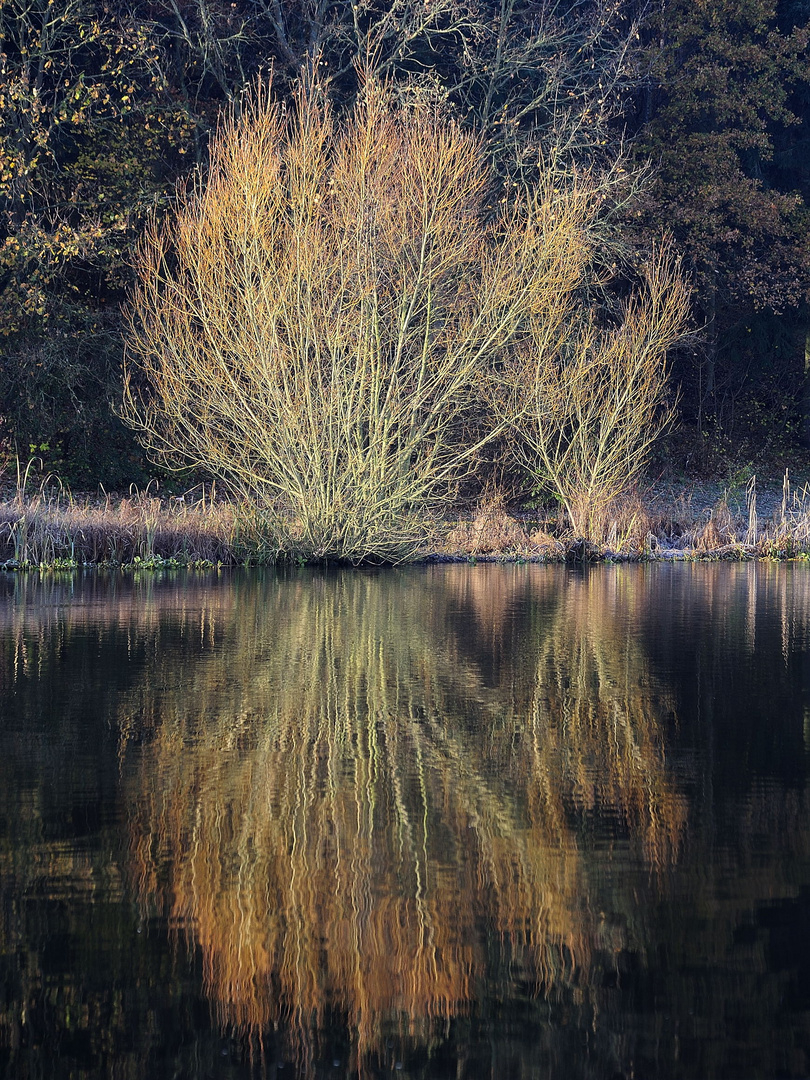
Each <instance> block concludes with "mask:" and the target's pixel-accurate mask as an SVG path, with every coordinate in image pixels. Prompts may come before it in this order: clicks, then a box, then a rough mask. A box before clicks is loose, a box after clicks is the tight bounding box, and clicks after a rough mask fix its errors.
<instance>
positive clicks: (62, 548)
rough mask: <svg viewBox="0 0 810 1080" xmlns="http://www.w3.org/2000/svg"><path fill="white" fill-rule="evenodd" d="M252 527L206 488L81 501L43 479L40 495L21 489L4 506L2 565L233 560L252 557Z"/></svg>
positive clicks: (0, 520)
mask: <svg viewBox="0 0 810 1080" xmlns="http://www.w3.org/2000/svg"><path fill="white" fill-rule="evenodd" d="M246 531H247V526H246V524H245V520H244V515H242V516H240V513H239V508H238V507H237V506H236V505H234V504H233V503H224V502H220V501H217V500H212V499H211V497H210V495H208V496H207V495H206V492H205V490H204V489H203V488H197V489H195V490H194V491H192V492H189V493H187V494H186V495H184V496H181V497H168V498H162V497H158V496H157V495H155V494H153V493H150V491H149V490H147V491H144V492H140V491H133V492H131V493H130V495H129V496H127V497H125V498H117V499H114V498H111V497H109V496H107V497H104V498H101V499H91V498H89V497H85V498H81V499H76V498H74V497H73V496H72V495H71V494H70V493H69V492H66V491H64V490H63V489H62V488H61V487H59V486H53V485H49V484H47V483H43V484H42V485H41V487H40V489H39V491H38V492H36V493H35V494H32V495H28V496H26V495H24V494H22V493H21V492H18V493H17V494H16V495H14V496H13V497H12V498H10V499H8V500H7V501H5V502H2V503H0V562H5V563H6V564H10V566H11V567H14V568H18V569H26V568H30V567H40V566H42V567H44V566H48V567H59V566H71V565H80V564H93V565H100V564H112V565H130V564H137V563H145V564H149V563H156V562H161V561H170V562H171V561H176V562H179V563H184V564H193V563H234V562H238V561H243V560H244V559H245V557H246V554H247V551H248V548H247V546H246V543H245V541H244V539H243V537H244V535H245V533H246ZM253 546H254V549H255V544H254V545H253Z"/></svg>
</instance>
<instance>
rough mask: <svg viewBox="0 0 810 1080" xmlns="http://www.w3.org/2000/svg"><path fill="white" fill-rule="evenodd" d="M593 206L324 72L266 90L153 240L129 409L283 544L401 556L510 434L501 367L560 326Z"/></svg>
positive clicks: (586, 197)
mask: <svg viewBox="0 0 810 1080" xmlns="http://www.w3.org/2000/svg"><path fill="white" fill-rule="evenodd" d="M596 202H597V200H596V199H595V198H594V193H593V188H592V186H590V185H588V184H587V183H585V182H575V183H572V184H571V186H570V188H569V190H567V191H566V192H565V193H564V194H562V195H561V194H560V193H559V192H554V190H553V188H552V185H551V183H550V182H549V183H547V184H542V183H541V185H540V186H539V188H538V189H537V191H536V192H535V193H534V194H533V195H529V194H526V195H525V196H519V197H516V198H515V199H513V200H511V201H510V202H509V203H507V202H506V201H504V200H502V201H501V202H498V201H497V200H496V199H495V198H494V196H493V188H492V182H491V174H490V170H489V167H488V166H487V165H486V163H485V161H484V158H483V155H482V153H481V146H480V144H479V141H478V140H477V139H476V138H475V137H474V136H473V135H471V134H468V133H464V132H462V131H461V130H460V129H459V128H458V127H456V126H455V125H453V124H450V123H447V122H445V121H443V120H442V119H441V118H440V117H439V116H438V115H437V114H436V113H435V112H433V111H431V110H430V109H421V110H414V111H410V112H408V111H406V110H403V109H400V110H399V111H397V110H395V109H394V108H393V107H392V106H391V105H390V103H389V102H388V101H387V99H386V96H385V94H384V93H383V92H382V91H380V90H379V89H378V88H375V87H374V86H373V85H369V86H368V87H367V92H366V94H365V97H364V99H363V101H362V102H361V103H360V104H359V105H358V107H357V108H356V110H355V112H354V114H353V115H352V116H351V117H350V118H349V119H348V120H347V121H346V122H345V123H342V124H340V125H338V124H337V123H336V122H335V120H334V119H333V117H332V114H331V112H330V109H329V107H328V106H327V105H326V104H324V103H322V102H320V101H319V100H318V94H317V88H315V89H314V90H310V91H308V92H304V91H303V90H302V91H300V92H299V94H298V96H297V99H296V108H295V109H294V110H291V112H290V113H289V114H288V113H287V112H286V111H285V110H284V109H282V108H281V107H280V106H279V105H277V104H274V103H273V102H272V100H271V95H270V89H269V88H268V87H264V88H261V87H259V88H258V89H256V90H255V91H254V92H253V94H252V95H251V96H249V97H248V100H247V101H246V102H245V103H244V105H243V109H242V112H241V114H240V115H239V116H238V117H237V116H236V115H235V114H232V115H230V116H229V117H228V118H227V119H226V120H225V121H224V123H223V124H222V126H221V128H220V130H219V132H218V134H217V136H216V137H215V139H214V141H213V144H212V148H211V166H210V172H209V174H208V178H207V180H206V181H205V182H203V180H201V179H198V180H197V181H196V182H195V183H194V184H193V185H192V186H191V187H189V188H188V189H186V190H183V191H180V192H179V195H178V200H177V207H176V212H175V214H174V215H173V217H172V218H171V220H170V221H168V222H167V223H165V224H162V225H161V224H159V223H158V222H157V221H156V220H153V221H152V223H151V226H150V227H149V229H148V231H147V232H146V235H145V237H144V239H143V241H142V243H141V245H140V249H139V252H138V256H137V266H136V269H137V274H138V281H139V284H138V287H137V290H136V292H135V294H134V299H133V303H132V305H131V311H130V330H131V333H130V338H129V367H128V371H127V379H126V389H125V403H124V415H125V417H126V419H127V420H128V422H129V423H130V424H131V425H132V426H133V427H135V428H136V429H137V430H138V431H139V432H140V434H141V437H142V438H143V440H144V442H145V443H146V445H147V446H148V448H149V449H150V450H151V452H152V453H153V454H154V455H156V456H157V457H158V458H159V459H161V460H163V461H164V462H165V463H167V464H169V465H173V466H175V467H181V466H189V465H191V466H201V467H202V468H204V469H206V470H208V471H210V472H213V473H214V474H216V475H218V476H221V477H223V478H224V479H225V480H226V481H227V482H228V483H229V485H230V487H231V490H232V491H234V492H235V493H236V494H238V495H239V496H241V497H244V498H247V499H249V500H251V501H252V502H253V503H254V504H255V505H256V506H257V507H258V508H259V509H260V510H261V512H262V514H263V515H264V518H265V521H266V522H267V523H268V528H269V531H270V532H271V533H272V535H273V537H274V543H276V544H277V545H278V547H279V549H280V550H287V551H290V552H295V553H298V554H304V555H306V556H309V557H313V556H314V557H332V558H339V559H347V560H351V561H354V562H357V561H361V560H363V559H369V558H372V559H377V560H383V561H385V560H390V561H396V560H399V559H402V558H405V557H408V556H409V555H411V554H413V553H415V552H417V551H419V550H420V548H421V547H422V546H423V544H424V542H425V539H426V537H427V535H428V533H429V530H430V522H431V515H432V513H433V511H434V510H435V508H436V506H437V504H438V503H440V502H441V500H443V499H446V498H447V497H448V496H450V495H452V492H453V489H454V484H455V483H456V482H457V481H458V479H459V477H460V476H462V475H464V473H465V472H466V471H469V469H470V468H471V467H472V466H473V464H474V462H475V458H476V455H477V454H478V452H479V450H480V448H481V447H482V445H483V444H484V442H486V440H487V439H489V438H491V437H492V436H493V435H494V434H495V433H496V432H498V431H499V430H500V431H502V430H503V427H504V423H505V421H504V419H503V418H502V417H501V418H499V419H498V420H497V421H496V422H494V423H487V422H484V420H483V405H482V401H483V394H482V390H483V388H484V386H485V385H487V380H488V375H489V373H490V372H491V370H492V365H493V364H498V363H501V362H502V361H503V357H504V355H505V353H506V352H507V351H508V350H509V349H510V348H516V347H520V344H521V342H523V341H524V340H525V339H526V337H527V335H529V334H530V327H531V324H533V323H536V322H538V321H542V322H544V324H546V325H547V326H549V327H551V328H553V330H554V332H555V333H557V332H558V331H559V327H560V324H561V321H562V320H563V318H564V317H565V316H566V314H567V312H568V309H569V306H570V303H569V298H570V296H571V293H572V290H573V289H575V287H576V285H577V284H578V282H579V281H580V279H581V276H582V272H583V267H584V266H585V264H586V262H587V246H588V245H587V223H588V220H589V217H592V215H593V213H594V206H595V205H596Z"/></svg>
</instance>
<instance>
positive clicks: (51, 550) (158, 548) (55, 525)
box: [0, 475, 810, 570]
mask: <svg viewBox="0 0 810 1080" xmlns="http://www.w3.org/2000/svg"><path fill="white" fill-rule="evenodd" d="M762 557H764V558H781V559H786V558H804V557H810V485H808V484H806V483H803V484H798V483H793V482H792V481H791V480H790V477H789V476H787V475H786V476H785V478H784V479H783V481H782V484H781V485H779V484H778V483H774V482H771V483H768V484H760V485H758V484H757V482H756V479H755V478H752V479H750V480H749V481H748V483H747V484H745V485H736V486H728V485H723V484H720V483H707V482H699V481H694V482H691V483H680V484H676V483H667V484H664V483H659V484H657V485H653V486H651V487H649V488H648V489H647V490H646V491H645V492H643V493H640V494H637V495H634V496H632V497H628V498H627V499H626V500H625V501H624V502H623V503H622V505H621V506H619V507H618V508H616V510H615V512H614V517H613V519H612V520H609V521H608V522H607V523H606V528H605V535H604V539H603V541H602V542H601V543H590V542H588V541H586V540H583V539H582V538H580V537H577V536H575V535H574V534H573V533H571V531H570V530H567V529H566V527H565V524H564V522H563V521H562V515H561V514H559V513H558V512H555V510H554V509H553V508H548V507H545V508H537V509H534V510H525V509H517V508H515V507H511V506H507V504H506V503H505V501H504V499H503V498H501V497H490V498H486V499H483V500H481V502H480V503H479V504H478V505H477V506H475V507H473V508H468V509H466V510H463V509H462V510H460V511H458V512H457V513H455V514H449V515H448V516H447V517H446V519H445V520H444V522H441V523H439V524H438V525H437V527H436V535H435V540H434V541H433V542H432V543H431V545H430V546H429V547H428V548H427V549H426V550H425V554H424V558H425V559H426V560H428V561H433V562H443V561H527V562H528V561H531V562H561V561H566V560H568V561H598V560H606V561H617V562H618V561H638V560H695V559H710V560H713V559H750V558H762ZM277 560H287V561H303V560H302V559H301V558H299V557H298V556H297V555H296V553H295V552H282V551H280V550H278V549H275V548H274V547H273V544H272V542H270V541H268V540H267V538H266V536H263V534H262V532H261V529H260V528H259V527H258V526H257V525H256V522H255V519H254V518H252V517H251V515H250V514H249V513H246V512H244V511H243V510H242V509H240V507H238V506H237V505H236V504H234V503H232V502H228V501H225V500H222V499H220V498H218V497H217V495H216V492H215V491H212V490H211V489H209V488H206V487H203V486H199V487H197V488H195V489H193V490H191V491H189V492H186V493H185V494H184V495H181V496H166V497H164V496H160V495H158V494H157V493H156V492H155V491H154V490H149V489H147V490H146V491H144V492H138V491H133V492H131V493H130V494H129V495H126V496H113V495H107V494H102V496H101V497H91V496H85V497H83V498H75V497H73V496H72V495H70V494H67V493H65V492H64V491H63V490H62V489H61V488H58V487H57V488H42V489H40V491H39V492H38V493H36V494H34V495H31V496H26V495H24V494H20V493H19V492H18V493H17V494H14V495H12V496H10V497H9V498H7V499H6V500H4V501H0V569H6V570H26V569H34V568H48V569H71V568H73V567H78V566H113V567H124V568H127V567H130V568H131V567H140V568H147V567H154V568H160V567H167V566H168V567H171V566H192V567H193V566H199V567H206V566H217V565H227V566H236V565H247V564H255V563H269V562H273V561H277Z"/></svg>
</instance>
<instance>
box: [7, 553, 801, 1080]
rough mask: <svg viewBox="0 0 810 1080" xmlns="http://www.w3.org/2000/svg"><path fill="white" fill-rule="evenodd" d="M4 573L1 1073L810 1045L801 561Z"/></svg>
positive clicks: (375, 1071) (376, 1071) (572, 1064)
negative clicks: (582, 567)
mask: <svg viewBox="0 0 810 1080" xmlns="http://www.w3.org/2000/svg"><path fill="white" fill-rule="evenodd" d="M0 592H1V593H2V599H0V649H1V650H2V651H1V652H0V700H1V701H2V707H1V711H0V1073H5V1074H6V1075H8V1076H11V1077H23V1078H27V1077H43V1078H44V1077H47V1078H51V1077H54V1078H61V1077H65V1078H68V1077H70V1078H78V1077H101V1076H105V1077H106V1076H110V1077H121V1078H128V1077H140V1076H145V1077H149V1078H154V1080H162V1078H164V1077H165V1078H168V1077H253V1076H270V1077H275V1076H279V1077H294V1076H307V1077H330V1078H331V1077H334V1078H338V1077H344V1076H357V1075H362V1076H369V1077H372V1076H383V1075H389V1074H393V1075H399V1076H403V1077H405V1076H407V1077H420V1078H439V1077H442V1078H444V1077H448V1078H449V1077H453V1078H471V1080H472V1078H478V1077H492V1078H495V1080H501V1078H520V1080H522V1078H528V1077H553V1078H557V1077H559V1078H569V1077H570V1078H580V1077H582V1078H586V1077H587V1078H590V1077H594V1078H618V1077H622V1076H623V1077H627V1078H630V1077H635V1078H640V1077H665V1078H666V1077H739V1076H744V1077H799V1076H808V1075H810V790H809V789H808V772H809V770H810V568H807V567H805V566H790V565H788V566H785V565H783V566H777V565H765V564H762V565H756V566H755V565H739V566H736V565H713V566H712V565H709V566H688V565H679V566H652V567H633V568H628V567H615V568H610V567H602V568H598V569H595V570H593V571H591V572H590V573H586V574H584V575H581V574H577V573H574V572H572V571H569V570H566V569H563V568H546V567H495V566H493V567H466V566H464V567H457V566H454V567H439V568H431V569H414V570H407V571H402V572H398V571H386V572H379V573H371V574H364V573H359V572H349V573H336V574H331V575H325V574H324V575H321V574H317V573H310V572H301V573H295V574H291V575H290V576H286V577H285V576H276V575H274V574H266V575H260V574H249V573H244V574H238V575H233V576H230V577H220V578H215V577H214V578H205V577H193V576H189V577H183V576H176V577H170V578H165V579H161V578H159V577H155V576H149V575H145V576H143V577H139V578H138V577H136V578H135V579H132V578H121V577H116V578H110V579H105V578H104V577H103V576H88V577H87V578H65V579H58V578H49V579H43V580H40V579H38V578H37V577H35V576H30V577H24V576H19V577H5V578H0Z"/></svg>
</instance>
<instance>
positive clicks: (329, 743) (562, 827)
mask: <svg viewBox="0 0 810 1080" xmlns="http://www.w3.org/2000/svg"><path fill="white" fill-rule="evenodd" d="M477 573H478V571H475V570H473V571H471V570H470V569H469V568H466V567H459V568H449V569H447V570H442V571H441V573H439V572H437V573H435V574H432V575H429V576H428V578H427V580H424V579H422V580H420V579H418V578H414V577H413V576H409V575H408V574H407V573H404V574H397V573H395V572H391V573H390V574H387V575H380V576H365V575H360V574H346V575H339V576H335V577H324V578H321V579H317V578H316V579H306V580H301V581H298V582H297V581H295V580H290V581H286V582H285V581H283V580H277V581H275V582H272V581H268V582H267V583H266V585H265V587H264V588H263V589H254V590H253V591H247V592H246V593H245V594H244V595H243V596H241V597H240V600H239V603H238V604H236V605H234V607H233V608H232V609H230V610H229V611H228V612H227V613H225V612H220V613H219V615H220V618H221V619H222V620H223V622H222V625H220V626H218V627H217V628H216V632H215V635H214V637H215V639H216V640H217V641H219V642H221V645H220V646H219V647H217V648H215V649H212V650H208V651H206V652H204V653H200V654H199V656H198V657H197V658H196V660H195V661H194V662H193V663H191V662H188V658H185V659H184V660H183V666H182V667H179V666H178V660H177V658H176V656H174V654H172V653H171V652H167V653H165V654H163V655H156V656H155V658H154V666H153V668H152V670H150V673H149V679H148V683H147V684H146V688H145V689H143V690H142V692H141V697H140V699H139V701H138V702H137V707H135V708H132V709H130V710H129V711H128V712H127V714H126V716H125V717H124V724H123V732H124V737H123V741H122V755H123V756H122V768H123V770H124V773H125V776H126V784H127V789H128V801H129V806H130V811H129V812H130V820H131V860H132V866H133V872H134V875H135V878H136V880H137V885H138V889H139V894H140V896H141V898H142V902H143V903H144V904H145V905H147V906H149V905H152V904H155V903H156V904H157V905H158V906H159V907H160V908H161V909H162V910H163V911H165V913H166V914H167V915H168V917H169V920H170V923H171V925H173V926H175V927H176V928H177V929H178V930H179V931H181V932H184V933H185V934H187V935H188V938H189V941H190V943H192V944H194V945H196V946H197V947H198V948H199V950H200V954H201V956H202V960H203V965H204V976H205V985H206V992H207V993H208V994H209V996H210V997H211V999H212V1000H213V1001H214V1002H215V1004H216V1008H217V1011H218V1014H219V1018H220V1020H221V1021H222V1022H223V1023H224V1024H226V1025H228V1026H233V1027H235V1028H237V1029H239V1030H241V1031H244V1032H247V1033H259V1032H261V1031H262V1030H263V1029H264V1028H266V1027H267V1026H268V1025H270V1024H279V1023H283V1024H284V1025H285V1026H287V1027H289V1029H290V1030H291V1031H292V1032H293V1038H294V1040H297V1042H298V1050H299V1052H300V1053H306V1048H307V1046H308V1045H309V1038H310V1033H312V1032H315V1031H316V1030H317V1028H318V1026H319V1024H320V1023H321V1022H322V1021H324V1020H325V1019H326V1018H327V1017H328V1016H329V1015H338V1016H340V1017H342V1018H343V1019H344V1020H345V1021H346V1022H347V1024H348V1026H349V1028H350V1030H351V1031H352V1032H353V1034H354V1037H355V1044H356V1051H357V1054H358V1059H359V1060H360V1059H362V1057H363V1055H364V1053H365V1052H366V1051H370V1050H372V1049H373V1048H374V1045H375V1042H376V1041H377V1040H378V1039H379V1038H380V1037H381V1035H382V1033H383V1032H384V1031H390V1030H392V1029H393V1030H397V1031H399V1032H400V1033H402V1034H403V1035H405V1034H411V1035H415V1036H419V1037H426V1036H428V1035H429V1033H430V1029H431V1025H432V1024H433V1023H434V1022H436V1021H441V1020H446V1019H448V1018H450V1017H452V1016H454V1015H457V1014H459V1013H463V1012H464V1011H466V1010H468V1009H469V1008H470V1006H471V1004H472V1002H473V1001H474V1000H475V999H476V998H477V997H478V995H479V993H481V992H482V990H483V987H484V984H485V983H491V981H492V980H493V979H495V980H497V979H499V978H500V979H506V980H508V979H511V978H515V977H517V978H522V979H527V980H529V981H531V982H532V983H533V984H534V985H535V986H536V987H538V989H540V990H542V991H543V992H545V993H549V994H551V993H556V992H558V991H560V990H561V989H562V988H564V987H571V986H573V985H575V984H576V985H577V986H579V987H580V988H581V987H583V986H586V985H587V983H588V978H589V971H590V969H591V965H592V963H593V961H594V958H595V957H596V956H597V955H601V956H603V957H604V956H608V957H609V956H610V954H612V953H614V952H615V951H616V950H618V948H620V947H621V946H622V944H624V943H626V942H625V940H624V937H623V935H624V934H625V933H626V931H623V930H619V929H617V928H616V925H615V924H614V925H611V926H608V925H607V922H606V920H605V919H604V918H603V917H602V916H601V915H600V903H599V896H598V886H597V885H596V884H595V883H594V881H593V880H589V867H590V865H591V861H592V860H593V859H595V858H600V857H601V858H609V857H610V851H609V850H608V849H606V851H603V852H602V854H601V855H600V854H599V853H598V851H597V853H596V854H593V853H592V850H591V849H592V847H593V845H592V843H591V841H589V842H588V843H587V844H586V843H585V842H584V839H583V830H587V829H588V828H589V827H590V826H589V822H592V820H593V817H594V814H595V813H596V812H600V813H601V812H604V813H607V814H609V815H610V816H611V818H612V819H614V827H613V830H612V832H611V844H612V845H614V846H615V845H618V846H619V847H621V846H622V845H625V846H626V845H631V846H635V847H637V848H638V850H639V851H640V852H641V853H643V855H644V857H646V858H647V859H648V860H649V862H650V864H651V865H654V866H655V867H657V868H659V869H660V868H662V867H663V866H665V865H667V864H669V863H671V861H672V860H673V859H674V858H675V857H676V854H677V849H678V842H679V836H680V834H681V831H682V828H683V825H684V818H685V810H684V803H683V801H682V799H681V798H680V796H679V795H678V793H677V791H676V789H675V786H674V785H673V783H672V780H671V779H670V777H669V775H668V771H667V765H666V761H665V755H664V746H663V737H662V733H661V726H660V719H661V717H662V715H665V714H666V713H667V712H668V711H669V709H670V708H671V706H670V704H669V703H668V699H667V693H666V690H665V688H663V687H659V686H656V685H654V684H653V681H652V680H651V678H650V675H649V671H648V666H647V665H646V663H645V660H644V656H643V650H642V649H641V648H640V646H639V644H638V642H637V640H636V639H635V638H633V637H632V636H631V635H630V634H628V632H627V626H626V624H625V622H624V621H623V619H622V617H620V615H617V611H618V612H619V613H621V612H622V611H625V612H626V611H627V604H626V603H625V602H624V601H623V600H622V597H619V596H617V594H616V590H617V589H620V588H621V587H622V586H621V585H619V584H617V579H616V578H615V577H612V576H610V575H608V574H602V575H598V574H597V575H591V576H590V577H589V578H587V579H584V580H583V581H580V582H578V583H570V582H568V583H567V582H566V581H565V580H558V575H557V576H555V573H553V572H549V573H546V572H545V570H543V569H541V570H540V572H539V573H538V572H537V570H533V571H531V570H529V569H528V568H526V572H525V573H521V570H520V568H515V569H514V572H512V571H508V572H505V573H509V574H511V575H512V576H511V577H508V576H507V577H500V578H498V577H495V576H493V577H492V579H491V582H490V584H491V586H493V587H495V589H496V591H497V590H498V589H500V590H501V594H502V595H501V599H500V600H498V601H493V600H492V599H491V598H490V597H484V594H479V592H478V591H477V590H478V585H477V583H475V575H476V574H477ZM471 583H472V584H471ZM471 590H472V591H471ZM479 596H480V597H482V598H483V600H484V605H485V606H484V608H483V609H478V608H476V604H477V603H478V600H477V599H476V598H477V597H479ZM470 605H471V606H470ZM466 609H469V611H470V616H471V617H470V618H467V617H466V615H465V611H466ZM482 620H483V624H482ZM498 621H500V626H499V625H498ZM462 630H463V631H464V632H463V633H462ZM482 632H483V634H484V637H488V638H489V639H490V640H491V639H493V638H499V639H501V640H502V641H504V642H507V643H509V649H506V648H505V647H504V648H505V652H512V654H513V655H512V656H511V657H510V658H509V660H508V663H507V659H506V658H505V659H504V661H503V663H502V665H501V667H500V669H499V673H498V677H497V679H493V678H492V673H491V672H489V673H485V672H483V671H482V666H481V664H480V662H479V660H478V659H477V656H476V648H475V643H476V640H477V638H478V637H480V635H481V633H482ZM609 846H610V845H608V848H609ZM596 848H598V845H596ZM490 990H491V986H490Z"/></svg>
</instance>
